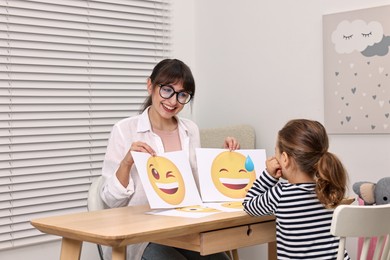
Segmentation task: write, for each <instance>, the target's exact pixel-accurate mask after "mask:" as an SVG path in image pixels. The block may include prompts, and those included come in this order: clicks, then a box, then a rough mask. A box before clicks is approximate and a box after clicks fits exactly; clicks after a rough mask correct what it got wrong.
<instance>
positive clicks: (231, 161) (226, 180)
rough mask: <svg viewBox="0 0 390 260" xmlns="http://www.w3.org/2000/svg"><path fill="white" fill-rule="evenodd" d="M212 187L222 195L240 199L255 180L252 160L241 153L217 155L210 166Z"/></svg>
mask: <svg viewBox="0 0 390 260" xmlns="http://www.w3.org/2000/svg"><path fill="white" fill-rule="evenodd" d="M211 178H212V180H213V183H214V186H215V187H216V188H217V190H218V191H219V192H220V193H222V194H223V195H225V196H227V197H229V198H234V199H241V198H245V195H246V193H247V192H248V190H249V188H250V187H251V186H252V184H253V182H254V181H255V180H256V173H255V169H254V165H253V161H252V159H251V158H250V157H249V156H247V157H245V156H244V155H242V154H241V153H238V152H234V151H225V152H222V153H220V154H218V155H217V156H216V157H215V159H214V160H213V163H212V165H211Z"/></svg>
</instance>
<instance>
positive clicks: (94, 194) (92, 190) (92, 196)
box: [87, 176, 106, 260]
mask: <svg viewBox="0 0 390 260" xmlns="http://www.w3.org/2000/svg"><path fill="white" fill-rule="evenodd" d="M102 185H103V177H102V176H99V177H97V178H96V179H94V180H93V181H92V183H91V186H90V187H89V190H88V200H87V208H88V211H94V210H101V209H105V208H106V207H105V204H104V202H103V200H102V199H101V197H100V189H101V187H102ZM97 248H98V252H99V257H100V260H104V258H103V249H102V246H101V245H97Z"/></svg>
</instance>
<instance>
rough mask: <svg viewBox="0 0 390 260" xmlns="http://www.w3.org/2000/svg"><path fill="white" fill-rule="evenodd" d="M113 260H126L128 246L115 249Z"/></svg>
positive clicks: (113, 250) (113, 249)
mask: <svg viewBox="0 0 390 260" xmlns="http://www.w3.org/2000/svg"><path fill="white" fill-rule="evenodd" d="M112 260H126V246H121V247H113V248H112Z"/></svg>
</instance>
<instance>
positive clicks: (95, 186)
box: [87, 176, 105, 211]
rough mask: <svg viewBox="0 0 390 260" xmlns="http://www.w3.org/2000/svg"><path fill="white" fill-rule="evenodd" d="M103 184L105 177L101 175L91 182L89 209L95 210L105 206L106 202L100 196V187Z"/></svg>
mask: <svg viewBox="0 0 390 260" xmlns="http://www.w3.org/2000/svg"><path fill="white" fill-rule="evenodd" d="M102 185H103V177H102V176H99V177H97V178H96V179H94V180H93V181H92V183H91V186H90V187H89V190H88V200H87V204H88V210H89V211H94V210H100V209H104V208H105V204H104V202H103V200H102V199H101V197H100V189H101V187H102Z"/></svg>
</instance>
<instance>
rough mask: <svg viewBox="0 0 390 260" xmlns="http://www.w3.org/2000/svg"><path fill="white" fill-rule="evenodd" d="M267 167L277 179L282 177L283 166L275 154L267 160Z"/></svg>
mask: <svg viewBox="0 0 390 260" xmlns="http://www.w3.org/2000/svg"><path fill="white" fill-rule="evenodd" d="M265 167H266V170H267V172H268V173H269V174H270V175H271V176H272V177H274V178H275V179H279V178H280V177H282V167H281V166H280V164H279V162H278V160H276V157H275V156H272V157H270V158H268V159H267V160H266V161H265Z"/></svg>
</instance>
